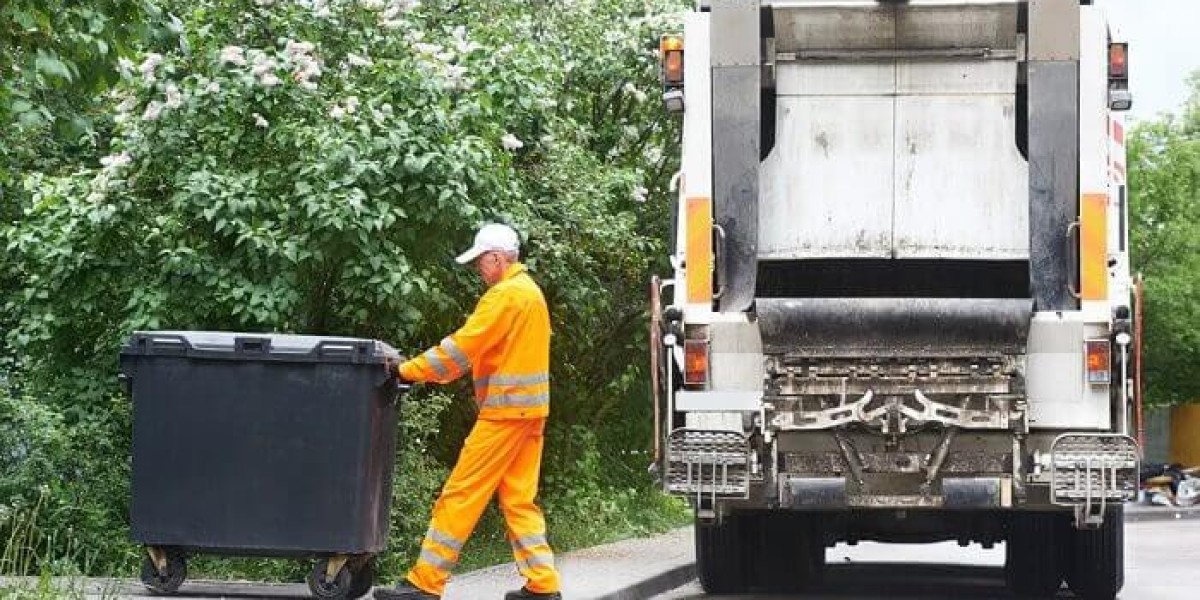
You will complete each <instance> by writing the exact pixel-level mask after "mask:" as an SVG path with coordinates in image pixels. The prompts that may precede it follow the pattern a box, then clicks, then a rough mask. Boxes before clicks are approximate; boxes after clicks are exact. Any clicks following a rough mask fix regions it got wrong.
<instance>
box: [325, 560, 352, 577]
mask: <svg viewBox="0 0 1200 600" xmlns="http://www.w3.org/2000/svg"><path fill="white" fill-rule="evenodd" d="M349 561H350V555H349V554H338V555H336V556H330V557H329V560H328V561H327V562H326V563H325V579H326V581H333V580H334V578H336V577H337V574H338V573H340V572H341V570H342V567H344V566H346V563H347V562H349Z"/></svg>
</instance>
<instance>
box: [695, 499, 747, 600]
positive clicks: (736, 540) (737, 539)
mask: <svg viewBox="0 0 1200 600" xmlns="http://www.w3.org/2000/svg"><path fill="white" fill-rule="evenodd" d="M745 518H747V517H744V516H742V515H728V516H726V517H725V518H724V519H721V521H720V523H704V522H701V521H700V520H699V519H697V520H696V522H695V532H696V575H697V578H698V579H699V580H700V587H702V588H704V591H705V592H706V593H709V594H737V593H740V592H743V591H745V590H746V569H745V566H746V562H745V560H746V557H745V555H744V554H743V553H742V550H743V548H742V540H741V529H742V523H741V521H742V520H744V519H745Z"/></svg>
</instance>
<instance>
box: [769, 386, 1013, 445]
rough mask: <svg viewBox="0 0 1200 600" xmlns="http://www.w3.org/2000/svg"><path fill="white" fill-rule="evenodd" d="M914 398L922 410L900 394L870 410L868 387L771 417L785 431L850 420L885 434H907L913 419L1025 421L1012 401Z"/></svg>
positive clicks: (965, 423) (966, 424) (1007, 425)
mask: <svg viewBox="0 0 1200 600" xmlns="http://www.w3.org/2000/svg"><path fill="white" fill-rule="evenodd" d="M913 398H915V399H916V402H917V404H919V405H920V408H919V409H918V408H913V407H911V406H909V405H908V404H906V403H904V402H900V401H899V396H896V397H893V400H894V401H892V402H885V403H883V404H882V405H880V406H878V407H876V408H874V409H872V410H867V406H868V405H869V404H871V401H872V400H874V399H875V393H874V392H873V391H872V390H867V392H866V393H865V394H863V395H862V397H860V398H859V399H858V400H855V401H853V402H850V403H847V404H840V405H838V406H835V407H832V408H825V409H821V410H814V411H796V412H781V413H778V414H776V415H775V417H774V418H773V419H772V420H771V424H772V425H774V426H775V427H777V428H779V429H783V430H821V429H834V428H837V427H841V426H843V425H847V424H850V423H866V424H875V423H878V424H879V425H880V427H881V428H882V430H883V432H884V433H890V434H903V433H905V432H906V431H907V430H908V423H909V422H910V421H912V422H916V423H941V424H942V425H945V426H947V427H957V428H961V429H1006V430H1007V429H1012V427H1013V425H1014V424H1018V425H1019V424H1020V423H1021V422H1022V419H1021V417H1022V412H1020V410H1019V408H1018V407H1017V406H1014V405H1011V404H1009V405H1005V404H1002V403H1000V402H997V406H996V409H995V410H975V409H968V408H961V407H958V406H951V405H949V404H944V403H942V402H938V401H936V400H931V399H930V398H929V397H928V396H926V395H925V394H924V393H922V392H921V390H914V391H913ZM893 421H894V423H892V422H893Z"/></svg>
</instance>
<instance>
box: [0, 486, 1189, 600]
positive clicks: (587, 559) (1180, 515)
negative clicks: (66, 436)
mask: <svg viewBox="0 0 1200 600" xmlns="http://www.w3.org/2000/svg"><path fill="white" fill-rule="evenodd" d="M1126 519H1127V523H1126V528H1127V533H1126V582H1127V584H1126V586H1125V591H1124V592H1123V593H1122V595H1121V598H1122V599H1123V600H1177V599H1182V598H1192V597H1197V596H1196V593H1195V589H1194V581H1192V579H1194V573H1195V572H1196V571H1195V569H1196V567H1197V565H1200V507H1192V508H1190V509H1166V508H1161V507H1132V506H1131V507H1129V508H1128V509H1127V510H1126ZM826 560H827V562H829V563H831V564H830V567H829V568H828V571H829V573H828V576H827V578H826V580H825V583H824V584H823V585H822V587H820V588H818V589H816V590H814V591H813V592H811V593H809V594H807V595H801V596H792V597H793V598H801V599H810V600H812V599H817V598H820V599H828V600H867V599H871V600H878V599H879V598H885V597H886V598H889V599H895V600H916V599H922V600H943V599H945V600H948V599H951V598H953V599H955V600H957V599H960V598H979V599H984V600H987V599H1000V598H1005V599H1010V598H1011V597H1010V596H1009V595H1008V593H1007V591H1006V590H1005V589H1004V584H1003V571H1002V565H1003V563H1004V549H1003V546H1002V545H998V546H997V547H996V548H994V549H992V550H983V549H982V548H980V547H979V546H971V547H967V548H960V547H959V546H958V545H957V544H954V543H946V544H929V545H889V544H872V543H862V544H860V545H858V546H856V547H849V546H844V545H842V546H838V547H837V548H833V549H831V550H829V552H828V553H827V556H826ZM557 562H558V566H559V569H560V571H561V572H562V574H563V592H564V596H565V597H566V598H568V599H570V600H645V599H647V598H657V599H658V600H696V599H700V598H706V599H709V598H711V599H712V600H734V599H737V600H751V599H753V600H768V599H778V598H784V596H765V595H757V596H754V595H750V596H705V595H704V593H703V592H702V590H701V589H700V586H699V585H698V584H697V583H695V582H694V581H693V579H694V577H695V563H694V557H693V539H692V532H691V528H690V527H689V528H684V529H680V530H676V531H672V532H669V533H667V534H663V535H659V536H654V537H650V538H643V539H633V540H625V541H622V542H617V543H614V544H607V545H604V546H597V547H594V548H587V549H584V550H579V551H575V552H568V553H565V554H562V555H559V556H558V557H557ZM397 576H399V574H398V573H385V574H381V576H380V579H379V581H378V582H377V583H379V584H380V585H387V584H391V583H393V582H394V580H395V577H397ZM689 581H690V582H691V583H688V582H689ZM521 583H522V580H521V578H520V576H519V575H518V574H517V572H516V568H515V567H514V566H513V565H512V564H508V565H500V566H497V567H492V568H489V569H482V570H478V571H472V572H469V573H461V574H456V575H455V576H454V577H453V578H452V579H451V583H450V587H449V589H448V590H447V593H446V600H476V599H481V600H486V599H489V598H496V599H498V598H502V597H503V594H504V592H505V591H507V590H510V589H515V588H516V587H519V586H520V585H521ZM53 584H54V590H55V591H56V592H57V593H58V594H57V595H59V596H61V597H63V598H69V599H86V600H127V599H135V600H136V599H141V598H145V597H146V596H148V595H149V594H148V593H147V592H146V590H145V589H144V588H143V587H142V586H141V585H140V584H139V583H137V582H135V581H130V580H111V579H65V578H63V579H55V580H54V582H53ZM38 585H39V582H38V581H37V580H36V579H31V578H21V579H11V578H9V579H6V578H3V577H0V597H4V596H5V593H4V591H5V589H6V588H7V589H11V588H12V587H13V586H19V587H25V588H30V587H33V588H36V587H38ZM680 586H682V587H680ZM665 590H672V591H669V592H666V593H663V592H664V591H665ZM180 592H181V593H180V594H179V595H178V596H176V597H180V598H230V599H271V598H275V599H283V598H309V597H310V596H309V592H308V588H307V586H305V585H304V584H296V583H292V584H269V583H256V582H236V581H195V580H188V582H187V583H185V584H184V587H183V589H182V590H180ZM656 594H661V595H658V596H656ZM1063 597H1064V598H1066V597H1069V596H1068V595H1066V594H1065V593H1064V595H1063Z"/></svg>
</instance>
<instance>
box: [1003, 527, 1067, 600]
mask: <svg viewBox="0 0 1200 600" xmlns="http://www.w3.org/2000/svg"><path fill="white" fill-rule="evenodd" d="M1068 527H1070V523H1069V522H1068V521H1067V517H1066V516H1064V515H1062V514H1059V513H1041V512H1017V513H1013V514H1012V515H1011V516H1010V518H1009V521H1008V536H1007V543H1006V544H1005V547H1004V554H1005V562H1004V579H1005V582H1006V583H1007V584H1008V589H1009V591H1011V592H1012V593H1013V594H1015V595H1017V596H1019V597H1022V598H1053V597H1054V595H1055V594H1057V593H1058V590H1059V588H1060V587H1062V581H1063V570H1064V566H1065V564H1064V563H1065V560H1064V559H1065V558H1066V556H1065V554H1066V552H1065V551H1064V550H1065V546H1066V544H1067V543H1069V542H1070V540H1069V538H1068V537H1067V534H1068V533H1069V532H1068V529H1067V528H1068Z"/></svg>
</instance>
